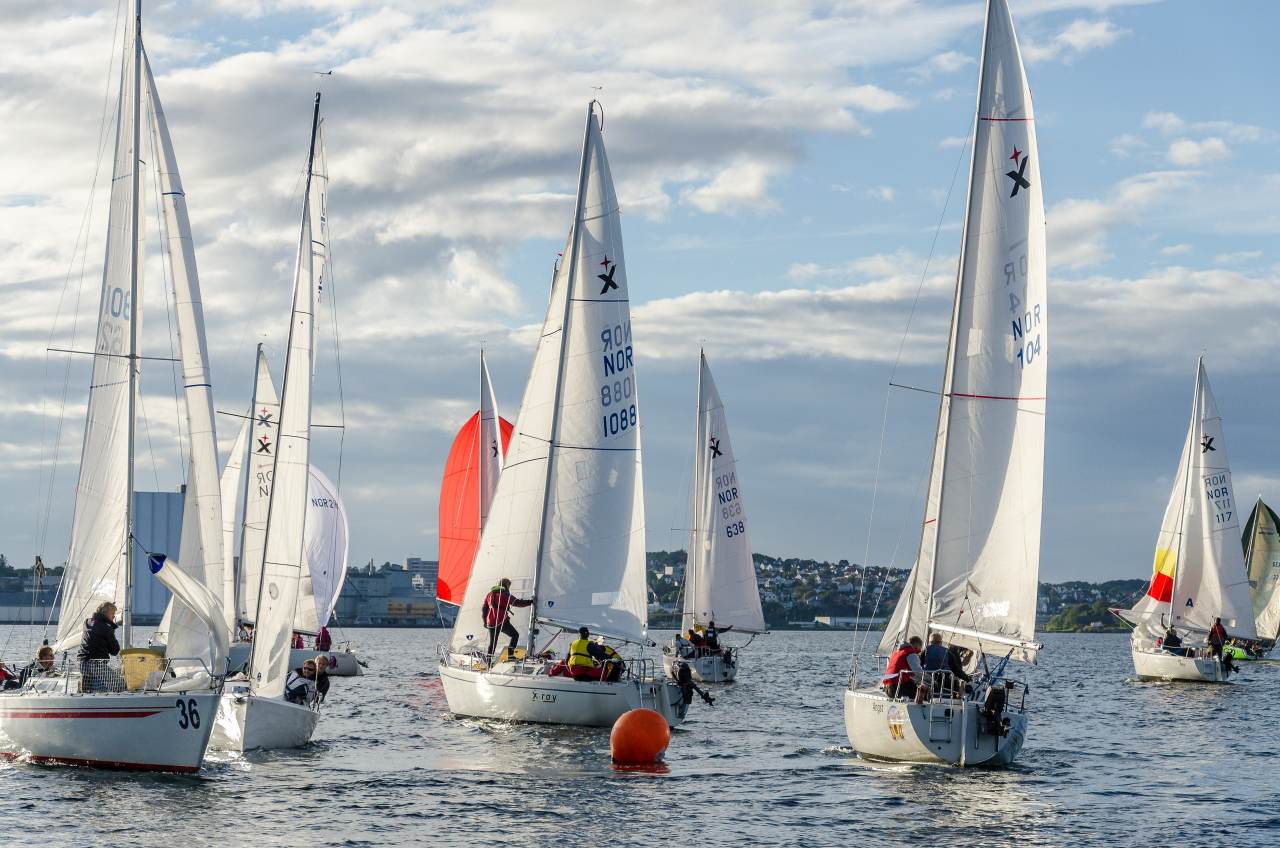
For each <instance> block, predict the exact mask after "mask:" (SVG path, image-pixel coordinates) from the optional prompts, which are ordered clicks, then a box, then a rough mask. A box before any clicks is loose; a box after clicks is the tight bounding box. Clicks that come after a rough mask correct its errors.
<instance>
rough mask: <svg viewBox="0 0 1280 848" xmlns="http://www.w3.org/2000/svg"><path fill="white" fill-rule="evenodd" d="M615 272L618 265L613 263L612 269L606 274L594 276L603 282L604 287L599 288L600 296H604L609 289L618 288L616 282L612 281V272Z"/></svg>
mask: <svg viewBox="0 0 1280 848" xmlns="http://www.w3.org/2000/svg"><path fill="white" fill-rule="evenodd" d="M605 261H606V262H608V261H609V260H608V259H607V258H606V259H605ZM616 270H618V263H616V262H615V263H613V267H611V268H609V272H608V273H607V274H596V277H597V278H598V279H601V280H604V285H603V286H601V288H600V294H604V293H605V292H607V291H608V290H609V289H616V288H617V287H618V283H617V281H615V280H614V279H613V272H614V271H616Z"/></svg>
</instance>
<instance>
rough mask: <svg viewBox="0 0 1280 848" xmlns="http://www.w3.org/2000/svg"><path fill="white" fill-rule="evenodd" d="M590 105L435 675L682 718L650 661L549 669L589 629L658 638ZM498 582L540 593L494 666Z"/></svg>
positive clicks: (611, 716) (509, 698)
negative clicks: (499, 465)
mask: <svg viewBox="0 0 1280 848" xmlns="http://www.w3.org/2000/svg"><path fill="white" fill-rule="evenodd" d="M594 107H595V103H594V101H593V103H592V104H591V105H589V106H588V109H587V126H586V132H585V136H584V138H583V144H582V160H581V169H580V172H579V179H578V191H577V202H576V207H575V212H574V220H573V226H572V228H571V230H570V235H569V240H568V245H567V247H566V250H565V252H564V257H565V258H564V261H563V262H562V264H561V267H560V268H559V269H558V270H557V273H556V275H555V278H554V281H553V283H552V290H551V298H550V304H549V305H548V309H547V318H546V321H545V323H544V324H543V329H542V334H541V337H540V340H539V343H538V349H537V352H536V354H535V356H534V362H533V368H532V371H531V373H530V375H529V382H528V385H527V386H526V388H525V395H524V401H523V403H522V404H521V407H520V415H519V418H518V419H517V421H516V427H515V432H514V435H513V436H512V439H511V447H510V451H509V452H508V453H507V456H506V462H505V464H504V466H503V470H502V476H501V478H500V479H499V481H498V488H497V491H496V492H495V494H494V498H493V503H492V505H491V508H490V511H489V516H488V521H487V523H486V524H485V528H484V533H483V536H482V537H481V540H480V550H479V553H478V554H477V555H476V558H475V563H474V566H473V568H472V572H471V576H470V580H469V582H468V584H467V591H466V595H465V597H464V599H463V603H462V606H461V609H460V611H459V613H458V620H457V623H456V625H455V627H454V630H453V635H452V638H451V640H450V643H449V645H448V646H447V647H446V649H445V650H444V651H442V653H441V658H440V678H441V681H442V682H443V685H444V692H445V697H446V698H447V699H448V702H449V709H450V711H452V712H453V713H455V714H458V715H466V716H479V717H486V718H498V719H510V720H516V721H532V722H545V723H550V724H570V725H587V726H609V725H611V724H612V723H613V722H614V721H615V720H616V719H617V718H618V717H619V716H620V715H622V714H623V713H624V712H626V711H627V710H630V709H633V708H636V707H649V708H651V709H654V710H657V711H658V712H660V713H662V715H663V716H665V717H666V719H667V721H668V722H669V723H670V724H672V725H675V724H677V723H679V722H680V721H682V720H683V718H684V714H685V710H686V709H687V704H686V703H685V701H684V696H683V694H682V693H681V691H680V688H679V687H678V686H676V685H675V684H673V683H669V682H667V681H666V680H663V679H659V678H656V677H655V675H654V674H653V672H652V665H651V661H649V660H647V659H643V658H632V659H630V661H629V662H628V666H627V672H626V674H625V676H624V677H623V678H622V679H620V680H617V681H614V682H604V681H585V680H575V679H573V678H571V677H566V676H558V675H557V674H553V672H557V671H558V670H559V668H562V667H563V664H560V663H556V662H555V660H554V659H553V658H552V657H550V656H549V654H548V652H549V651H550V650H551V647H552V645H553V644H554V643H555V642H556V641H557V640H558V639H559V637H560V636H561V635H562V634H569V633H576V631H577V629H578V628H579V627H582V626H585V627H588V628H590V630H591V632H592V633H593V634H596V635H598V636H604V637H609V638H611V639H613V640H616V641H617V642H620V643H623V644H624V645H626V644H630V645H640V646H643V645H645V644H652V643H649V642H648V638H647V633H646V631H647V627H648V617H647V616H648V605H647V588H646V580H645V548H644V538H645V536H644V489H643V481H642V472H641V452H640V433H639V424H640V407H639V401H638V397H637V393H636V384H635V368H634V360H633V352H632V351H633V349H632V341H631V315H630V308H629V305H628V287H627V275H626V270H625V265H624V260H623V255H622V228H621V221H620V218H619V214H618V201H617V198H616V196H615V195H614V190H613V180H612V178H611V176H610V173H609V163H608V160H607V159H606V157H605V150H604V143H603V140H602V138H601V135H600V126H599V124H598V123H597V119H596V116H595V114H594V111H593V110H594ZM502 578H507V579H509V580H511V584H512V585H511V591H512V593H513V594H514V595H515V596H516V597H523V598H527V599H531V600H532V602H533V603H532V605H531V606H530V607H527V608H524V609H517V610H515V613H516V620H517V621H518V623H519V624H521V625H523V630H524V633H525V634H526V644H527V647H526V649H525V652H524V653H520V652H514V655H513V653H512V652H507V651H504V652H503V653H502V654H501V655H500V656H498V657H495V658H493V662H492V664H490V659H491V658H490V657H489V656H488V653H487V651H488V637H487V633H486V630H485V627H484V621H483V616H482V612H481V610H482V607H483V604H484V599H485V596H486V594H487V593H488V592H489V590H490V587H492V586H494V585H495V584H496V583H497V582H498V581H500V580H501V579H502ZM526 610H528V611H529V612H528V613H526Z"/></svg>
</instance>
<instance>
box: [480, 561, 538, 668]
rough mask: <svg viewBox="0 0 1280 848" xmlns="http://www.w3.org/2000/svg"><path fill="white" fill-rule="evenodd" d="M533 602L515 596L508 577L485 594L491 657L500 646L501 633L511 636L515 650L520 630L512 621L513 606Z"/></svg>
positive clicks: (485, 611)
mask: <svg viewBox="0 0 1280 848" xmlns="http://www.w3.org/2000/svg"><path fill="white" fill-rule="evenodd" d="M532 603H533V601H532V600H525V599H523V598H516V597H513V596H512V595H511V580H510V579H509V578H506V577H504V578H502V579H501V580H499V581H498V582H497V583H496V584H495V585H494V587H493V588H492V589H490V590H489V594H487V595H485V596H484V608H483V612H484V626H485V627H486V628H487V629H488V631H489V656H490V657H492V656H493V651H494V648H496V647H498V635H499V634H500V633H505V634H506V635H508V636H510V637H511V649H512V650H515V647H516V643H517V642H519V641H520V631H519V630H516V628H515V625H513V624H512V623H511V608H512V607H527V606H529V605H530V604H532Z"/></svg>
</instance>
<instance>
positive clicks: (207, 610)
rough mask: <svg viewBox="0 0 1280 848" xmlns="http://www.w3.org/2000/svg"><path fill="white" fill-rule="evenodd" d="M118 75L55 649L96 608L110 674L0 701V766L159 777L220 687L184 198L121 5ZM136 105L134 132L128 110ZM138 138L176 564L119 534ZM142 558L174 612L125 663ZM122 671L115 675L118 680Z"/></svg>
mask: <svg viewBox="0 0 1280 848" xmlns="http://www.w3.org/2000/svg"><path fill="white" fill-rule="evenodd" d="M132 12H133V14H132V15H131V16H130V20H129V23H128V26H127V27H126V31H125V49H124V58H123V60H122V62H121V71H120V97H119V107H118V113H117V124H116V142H115V159H114V165H113V169H112V181H111V211H110V219H109V222H108V225H107V248H106V259H105V262H104V270H103V282H102V296H101V302H100V306H99V311H98V319H97V334H96V338H95V343H94V349H93V351H92V352H91V353H92V355H93V370H92V378H91V382H90V384H89V403H88V417H87V420H86V423H85V430H84V441H83V446H82V449H81V458H80V475H79V482H78V484H77V486H76V499H75V510H74V518H73V520H72V530H71V547H70V552H69V554H68V556H67V565H66V571H65V573H64V575H63V584H62V587H61V596H62V600H61V605H60V610H59V619H58V622H59V623H58V634H57V639H56V642H55V643H54V645H53V647H54V649H55V651H61V652H69V651H71V650H74V649H75V648H76V647H77V646H78V645H79V643H80V640H81V634H82V632H83V630H84V627H85V619H86V618H88V617H90V616H91V615H93V614H94V612H95V610H98V609H100V608H101V605H103V604H104V603H107V602H109V603H111V604H114V605H115V606H116V607H118V608H119V613H120V622H119V639H118V641H119V642H120V643H121V646H122V648H123V649H124V650H123V654H122V656H123V657H124V663H125V664H124V667H123V669H122V670H121V669H118V668H116V667H115V666H114V664H112V663H110V662H108V661H105V660H102V661H98V660H90V661H84V662H75V661H73V660H71V658H70V657H69V656H67V655H66V654H64V659H63V663H62V665H61V667H60V669H59V672H58V673H57V674H56V675H55V676H52V677H45V678H37V679H32V680H30V681H28V683H27V685H26V686H24V687H23V688H22V689H19V690H16V691H13V692H5V693H2V694H0V737H3V738H4V743H5V751H4V753H5V754H6V755H8V756H26V757H29V758H30V759H31V760H34V761H38V762H54V763H72V764H79V765H91V766H107V767H116V768H124V769H140V770H155V771H173V772H194V771H197V770H198V769H199V768H200V763H201V761H202V760H203V759H204V754H205V749H206V748H207V746H208V743H209V736H210V733H211V731H212V728H213V721H212V719H213V716H214V714H215V712H216V709H217V704H218V698H219V694H220V692H221V689H222V676H223V674H224V673H225V657H226V650H227V640H226V638H225V633H224V632H223V630H222V628H221V622H222V617H223V611H222V609H221V605H220V603H219V601H218V599H217V597H216V596H215V594H214V592H211V591H210V590H209V587H210V586H218V585H219V584H220V581H221V579H222V575H221V565H222V544H221V543H222V539H221V535H220V532H219V530H220V525H221V521H222V516H221V505H220V499H219V496H218V484H217V444H216V439H215V435H214V421H213V402H212V390H211V380H210V377H209V370H208V365H207V363H208V354H207V348H206V343H205V330H204V312H203V307H202V305H201V299H200V285H199V280H198V277H197V273H196V262H195V252H194V247H193V241H192V237H191V226H190V221H189V219H188V216H187V208H186V196H185V194H184V192H183V188H182V182H181V178H180V177H179V174H178V166H177V159H176V156H175V154H174V151H173V144H172V141H171V139H170V136H169V128H168V124H167V122H166V120H165V115H164V110H163V108H162V106H161V104H160V97H159V94H158V93H157V91H156V84H155V78H154V76H153V75H152V72H151V66H150V62H149V61H148V59H147V55H146V51H145V50H144V48H143V43H142V8H141V2H140V0H139V2H136V3H135V4H134V5H133V8H132ZM144 105H145V107H146V116H145V118H146V125H145V127H144V123H143V121H144V116H143V107H144ZM144 129H147V130H149V134H150V136H151V143H152V148H153V151H154V154H155V155H154V156H153V157H151V161H153V162H155V163H156V169H157V172H158V184H159V189H160V204H161V207H162V209H163V221H164V228H165V231H166V235H167V238H165V239H164V247H165V257H166V260H167V263H168V266H169V270H170V273H171V277H172V280H173V286H174V291H175V294H176V297H175V306H174V312H175V317H176V320H177V325H178V341H179V348H180V361H181V363H182V372H183V385H184V387H185V388H184V397H185V401H186V403H185V406H186V412H185V416H186V422H187V427H188V437H189V446H190V458H189V463H188V468H187V490H186V498H185V501H184V513H183V525H182V536H181V540H180V550H179V561H177V562H175V561H172V560H170V559H168V558H167V557H166V556H165V554H164V553H161V552H150V551H142V549H141V548H140V546H139V544H138V542H137V540H136V538H135V536H134V528H135V526H136V524H135V516H134V492H135V487H134V459H135V455H136V439H135V431H136V428H135V421H136V411H135V407H136V405H137V399H138V384H139V379H140V373H141V370H140V369H141V363H142V362H143V360H145V359H147V358H148V357H146V356H144V355H143V353H142V349H141V345H140V343H139V337H140V335H141V332H140V324H141V320H142V316H141V306H142V298H141V292H142V268H143V264H144V259H145V247H146V240H145V230H146V227H145V220H146V219H145V217H144V210H145V208H146V205H145V198H144V189H145V186H146V180H145V179H144V174H143V173H142V171H143V169H144V168H145V167H146V161H147V157H146V156H145V155H144V152H143V149H142V144H143V131H144ZM135 553H137V554H139V555H141V554H146V559H147V561H149V562H150V564H151V569H152V571H153V572H154V573H155V574H156V577H157V578H158V579H160V581H161V582H162V583H163V584H164V585H165V586H167V587H168V588H169V589H170V590H171V591H172V592H173V593H174V595H175V596H176V597H177V598H178V599H179V603H178V606H177V609H176V611H175V614H174V623H173V628H172V630H173V634H172V639H171V640H170V644H169V646H168V649H167V651H166V653H165V655H164V657H163V658H162V659H161V658H160V657H157V656H156V655H155V653H153V652H147V651H145V650H134V646H135V644H136V643H135V638H134V636H135V634H134V628H133V622H132V610H131V605H132V597H131V596H132V589H133V587H132V574H133V568H132V565H133V562H134V559H135ZM122 671H123V673H122Z"/></svg>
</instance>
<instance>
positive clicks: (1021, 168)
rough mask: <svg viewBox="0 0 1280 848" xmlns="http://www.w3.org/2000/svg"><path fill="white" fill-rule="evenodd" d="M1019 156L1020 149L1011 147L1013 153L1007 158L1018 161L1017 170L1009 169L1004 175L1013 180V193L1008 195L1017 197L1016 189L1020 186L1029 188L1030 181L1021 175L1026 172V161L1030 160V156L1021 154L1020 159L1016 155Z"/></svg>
mask: <svg viewBox="0 0 1280 848" xmlns="http://www.w3.org/2000/svg"><path fill="white" fill-rule="evenodd" d="M1020 156H1022V151H1021V150H1019V149H1018V148H1016V147H1015V148H1013V155H1012V156H1010V157H1009V158H1010V159H1012V160H1013V161H1015V162H1017V163H1018V170H1016V171H1009V172H1007V173H1006V174H1005V176H1006V177H1008V178H1010V179H1011V180H1013V194H1010V195H1009V196H1010V197H1017V196H1018V189H1020V188H1027V189H1029V188H1031V181H1030V180H1028V179H1027V178H1026V177H1025V176H1023V175H1024V174H1026V172H1027V163H1028V162H1030V161H1031V157H1030V156H1022V158H1021V160H1019V158H1018V157H1020Z"/></svg>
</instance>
